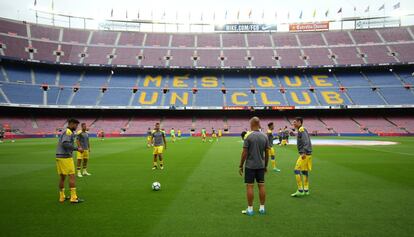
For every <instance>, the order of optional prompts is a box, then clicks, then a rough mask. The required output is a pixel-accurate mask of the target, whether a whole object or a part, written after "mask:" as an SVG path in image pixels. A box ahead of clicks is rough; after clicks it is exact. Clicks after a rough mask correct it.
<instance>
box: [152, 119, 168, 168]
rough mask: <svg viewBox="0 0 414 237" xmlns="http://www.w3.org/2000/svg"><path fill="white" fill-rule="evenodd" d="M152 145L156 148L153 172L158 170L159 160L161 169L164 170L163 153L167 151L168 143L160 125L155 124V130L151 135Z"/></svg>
mask: <svg viewBox="0 0 414 237" xmlns="http://www.w3.org/2000/svg"><path fill="white" fill-rule="evenodd" d="M151 144H153V146H154V152H153V153H152V154H153V155H154V165H153V167H152V169H153V170H155V169H157V168H158V164H157V158H159V160H160V169H164V161H163V159H162V152H163V150H164V149H166V150H167V141H166V140H165V133H164V132H163V131H161V130H160V123H156V124H155V129H154V131H153V132H152V134H151Z"/></svg>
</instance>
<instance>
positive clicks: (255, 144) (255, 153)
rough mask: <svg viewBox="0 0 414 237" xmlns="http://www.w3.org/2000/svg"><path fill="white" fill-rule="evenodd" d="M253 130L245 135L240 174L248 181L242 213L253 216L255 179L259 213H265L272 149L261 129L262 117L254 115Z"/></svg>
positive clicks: (251, 120)
mask: <svg viewBox="0 0 414 237" xmlns="http://www.w3.org/2000/svg"><path fill="white" fill-rule="evenodd" d="M250 130H251V132H250V133H249V134H248V135H247V136H245V137H244V144H243V152H242V154H241V159H240V166H239V174H240V175H241V176H243V167H244V166H245V168H244V182H245V183H246V196H247V209H246V210H243V211H242V213H243V214H246V215H248V216H253V214H254V211H253V198H254V194H253V191H254V190H253V189H254V183H255V180H256V182H257V184H258V187H259V199H260V207H259V213H260V214H265V206H264V205H265V200H266V191H265V185H264V182H265V180H264V176H265V173H266V172H267V163H268V161H269V154H268V150H269V149H270V145H269V139H268V138H267V136H266V134H264V133H262V132H261V131H260V119H259V118H258V117H253V118H251V119H250Z"/></svg>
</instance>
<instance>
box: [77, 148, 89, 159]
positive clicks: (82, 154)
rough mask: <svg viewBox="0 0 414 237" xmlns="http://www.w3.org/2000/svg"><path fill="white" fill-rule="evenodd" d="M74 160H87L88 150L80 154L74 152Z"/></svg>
mask: <svg viewBox="0 0 414 237" xmlns="http://www.w3.org/2000/svg"><path fill="white" fill-rule="evenodd" d="M76 158H77V159H78V160H82V159H89V151H88V150H84V151H83V152H82V153H80V152H79V151H78V152H76Z"/></svg>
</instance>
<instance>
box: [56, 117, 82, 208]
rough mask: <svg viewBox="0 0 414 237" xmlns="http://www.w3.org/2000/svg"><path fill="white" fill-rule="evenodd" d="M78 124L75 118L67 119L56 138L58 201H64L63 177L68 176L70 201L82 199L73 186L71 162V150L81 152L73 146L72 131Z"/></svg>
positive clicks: (73, 173) (73, 176)
mask: <svg viewBox="0 0 414 237" xmlns="http://www.w3.org/2000/svg"><path fill="white" fill-rule="evenodd" d="M78 125H79V121H78V120H76V119H68V127H67V129H66V130H64V131H63V132H62V133H61V134H60V136H59V140H58V144H57V148H56V167H57V172H58V174H59V176H60V180H59V202H64V201H65V200H66V197H65V179H66V176H69V187H70V202H71V203H80V202H83V200H82V199H80V198H78V195H77V194H76V186H75V165H74V164H73V158H72V153H73V151H79V152H83V150H82V148H81V147H79V148H75V146H74V144H75V134H74V131H75V130H76V128H77V127H78Z"/></svg>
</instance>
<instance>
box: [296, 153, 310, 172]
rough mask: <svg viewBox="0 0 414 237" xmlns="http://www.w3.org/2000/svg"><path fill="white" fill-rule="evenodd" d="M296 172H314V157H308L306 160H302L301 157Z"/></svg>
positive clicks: (297, 162)
mask: <svg viewBox="0 0 414 237" xmlns="http://www.w3.org/2000/svg"><path fill="white" fill-rule="evenodd" d="M295 170H300V171H311V170H312V156H311V155H306V157H305V159H302V157H301V156H299V158H298V160H297V161H296V165H295Z"/></svg>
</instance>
